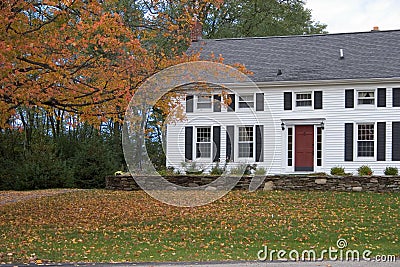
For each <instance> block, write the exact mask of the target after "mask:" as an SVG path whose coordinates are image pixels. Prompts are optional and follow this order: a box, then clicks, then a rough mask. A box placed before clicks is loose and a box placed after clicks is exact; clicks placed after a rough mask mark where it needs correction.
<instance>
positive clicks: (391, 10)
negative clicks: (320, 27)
mask: <svg viewBox="0 0 400 267" xmlns="http://www.w3.org/2000/svg"><path fill="white" fill-rule="evenodd" d="M306 7H307V8H309V9H311V10H312V17H313V20H314V21H319V22H321V23H325V24H327V25H328V28H327V30H328V32H329V33H341V32H359V31H370V30H372V28H373V27H374V26H378V27H379V29H380V30H396V29H397V30H398V29H400V0H306Z"/></svg>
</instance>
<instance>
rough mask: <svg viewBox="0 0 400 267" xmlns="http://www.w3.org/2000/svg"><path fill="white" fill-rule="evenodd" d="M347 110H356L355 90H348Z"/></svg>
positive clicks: (346, 94) (346, 96)
mask: <svg viewBox="0 0 400 267" xmlns="http://www.w3.org/2000/svg"><path fill="white" fill-rule="evenodd" d="M345 108H354V90H353V89H347V90H346V93H345Z"/></svg>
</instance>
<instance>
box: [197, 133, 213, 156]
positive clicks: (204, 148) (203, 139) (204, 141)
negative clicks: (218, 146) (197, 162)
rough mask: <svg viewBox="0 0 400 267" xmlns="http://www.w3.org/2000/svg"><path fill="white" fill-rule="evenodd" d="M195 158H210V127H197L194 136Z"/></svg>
mask: <svg viewBox="0 0 400 267" xmlns="http://www.w3.org/2000/svg"><path fill="white" fill-rule="evenodd" d="M196 137H197V138H196V157H197V158H210V157H211V127H198V128H197V136H196Z"/></svg>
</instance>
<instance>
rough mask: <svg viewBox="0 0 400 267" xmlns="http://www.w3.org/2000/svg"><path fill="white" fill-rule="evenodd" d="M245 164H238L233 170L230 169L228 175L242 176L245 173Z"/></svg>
mask: <svg viewBox="0 0 400 267" xmlns="http://www.w3.org/2000/svg"><path fill="white" fill-rule="evenodd" d="M246 167H247V165H246V164H240V165H238V166H236V167H234V168H231V169H230V170H229V174H231V175H234V176H237V175H243V174H244V173H245V172H246Z"/></svg>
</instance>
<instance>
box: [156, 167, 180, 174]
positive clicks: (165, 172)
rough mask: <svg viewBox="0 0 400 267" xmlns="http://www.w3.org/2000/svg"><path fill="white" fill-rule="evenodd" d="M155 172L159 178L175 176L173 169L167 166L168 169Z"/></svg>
mask: <svg viewBox="0 0 400 267" xmlns="http://www.w3.org/2000/svg"><path fill="white" fill-rule="evenodd" d="M157 172H158V174H159V175H161V176H173V175H176V174H177V173H176V172H175V168H174V167H172V166H169V167H168V168H163V169H161V170H157Z"/></svg>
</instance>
